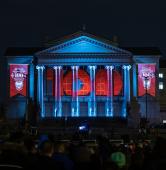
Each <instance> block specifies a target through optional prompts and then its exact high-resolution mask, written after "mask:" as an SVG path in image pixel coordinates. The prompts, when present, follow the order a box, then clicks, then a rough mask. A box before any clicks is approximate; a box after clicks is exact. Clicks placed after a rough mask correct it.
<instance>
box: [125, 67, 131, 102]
mask: <svg viewBox="0 0 166 170" xmlns="http://www.w3.org/2000/svg"><path fill="white" fill-rule="evenodd" d="M130 69H131V65H128V66H127V70H126V71H127V73H126V78H127V102H130V96H131V94H130V93H131V92H130Z"/></svg>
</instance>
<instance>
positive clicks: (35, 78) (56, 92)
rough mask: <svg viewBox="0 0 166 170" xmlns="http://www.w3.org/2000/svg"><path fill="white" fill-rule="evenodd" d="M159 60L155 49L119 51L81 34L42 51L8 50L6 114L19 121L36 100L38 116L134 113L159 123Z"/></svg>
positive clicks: (53, 44) (38, 49)
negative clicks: (28, 105) (29, 104)
mask: <svg viewBox="0 0 166 170" xmlns="http://www.w3.org/2000/svg"><path fill="white" fill-rule="evenodd" d="M160 57H161V54H160V51H159V50H158V49H157V48H153V49H152V48H140V47H138V48H132V47H128V48H127V47H125V48H123V47H119V46H117V45H115V44H114V43H113V42H111V41H108V40H105V39H102V38H99V37H97V36H94V35H91V34H88V33H84V32H77V33H75V34H72V35H69V36H66V37H64V38H62V39H61V40H58V41H54V42H53V43H51V44H50V45H49V46H47V47H41V48H35V47H34V48H9V49H8V50H7V51H6V54H5V59H6V66H7V67H6V68H7V69H6V73H7V75H8V76H7V80H6V82H7V89H6V91H7V93H6V96H4V98H5V100H6V101H7V103H8V105H9V107H8V110H7V115H8V117H24V116H25V114H26V106H27V101H28V99H29V98H32V100H34V99H35V98H36V100H37V102H38V104H39V105H40V118H46V117H53V118H56V117H122V118H127V117H128V116H129V114H131V115H132V114H138V115H139V116H140V117H144V118H148V119H149V120H150V121H151V122H160V107H159V102H158V99H159V91H158V73H159V59H160ZM133 102H135V103H137V106H139V107H138V108H139V109H137V110H136V111H133V110H134V108H132V107H134V105H133ZM131 112H134V113H131Z"/></svg>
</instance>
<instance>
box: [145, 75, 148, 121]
mask: <svg viewBox="0 0 166 170" xmlns="http://www.w3.org/2000/svg"><path fill="white" fill-rule="evenodd" d="M145 90H146V99H145V102H146V106H145V118H146V121H147V118H148V96H147V94H148V77H145Z"/></svg>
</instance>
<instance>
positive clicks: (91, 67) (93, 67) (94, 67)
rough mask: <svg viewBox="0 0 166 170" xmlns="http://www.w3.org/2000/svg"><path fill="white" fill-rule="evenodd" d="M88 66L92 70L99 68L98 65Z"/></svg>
mask: <svg viewBox="0 0 166 170" xmlns="http://www.w3.org/2000/svg"><path fill="white" fill-rule="evenodd" d="M88 68H89V69H90V70H91V69H92V70H95V69H96V68H97V66H88Z"/></svg>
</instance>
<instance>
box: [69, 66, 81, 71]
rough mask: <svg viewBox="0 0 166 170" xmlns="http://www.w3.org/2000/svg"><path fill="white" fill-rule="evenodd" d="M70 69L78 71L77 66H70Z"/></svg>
mask: <svg viewBox="0 0 166 170" xmlns="http://www.w3.org/2000/svg"><path fill="white" fill-rule="evenodd" d="M71 69H72V70H74V69H76V70H78V69H79V66H71Z"/></svg>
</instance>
